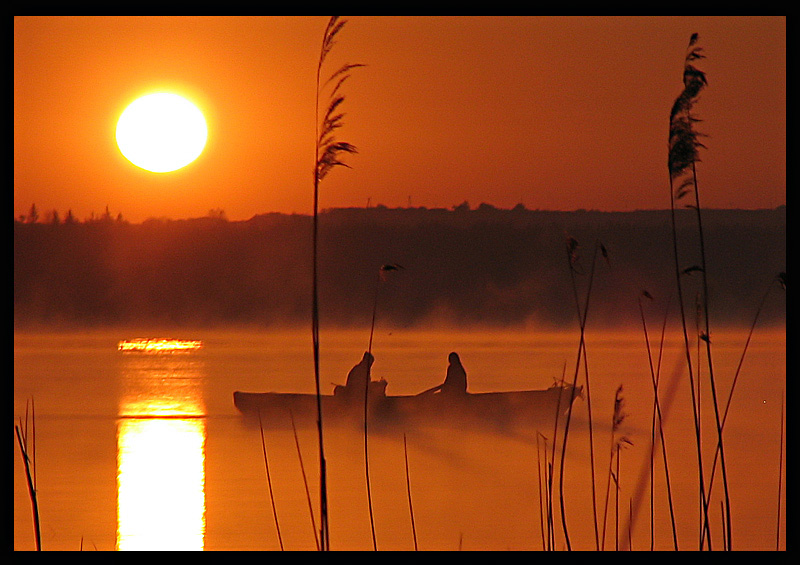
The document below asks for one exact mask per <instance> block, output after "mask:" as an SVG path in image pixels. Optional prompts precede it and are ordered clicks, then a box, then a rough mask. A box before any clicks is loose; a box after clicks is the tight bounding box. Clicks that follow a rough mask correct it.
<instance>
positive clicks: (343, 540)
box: [13, 322, 786, 551]
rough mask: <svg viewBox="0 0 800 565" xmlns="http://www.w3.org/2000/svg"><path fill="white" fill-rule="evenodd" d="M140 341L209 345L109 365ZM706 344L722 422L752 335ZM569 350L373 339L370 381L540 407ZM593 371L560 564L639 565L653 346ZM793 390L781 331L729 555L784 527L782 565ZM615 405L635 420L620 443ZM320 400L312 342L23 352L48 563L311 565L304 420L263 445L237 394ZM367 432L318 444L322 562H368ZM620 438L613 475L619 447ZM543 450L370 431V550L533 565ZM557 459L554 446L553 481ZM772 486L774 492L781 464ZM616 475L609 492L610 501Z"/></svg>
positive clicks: (526, 336)
mask: <svg viewBox="0 0 800 565" xmlns="http://www.w3.org/2000/svg"><path fill="white" fill-rule="evenodd" d="M658 326H659V324H658V323H657V322H653V327H652V328H648V329H649V332H650V339H651V342H652V346H651V347H652V350H653V355H654V356H656V355H657V348H658V346H657V342H658V332H659V328H658ZM136 338H151V339H156V338H171V339H175V340H179V341H177V342H175V343H190V342H199V343H198V345H199V347H198V348H191V347H189V348H186V349H182V350H179V351H176V350H175V349H174V348H172V349H167V350H165V351H149V352H142V351H132V352H122V351H120V350H119V343H120V342H121V341H123V340H133V339H136ZM712 338H713V346H714V355H715V357H714V371H715V376H716V389H717V391H716V392H717V394H718V397H719V398H720V400H719V402H720V405H721V407H722V409H724V407H725V401H726V400H727V398H728V395H729V392H730V390H731V385H732V382H733V378H734V375H735V374H736V369H737V365H738V363H739V359H740V356H741V354H742V351H743V347H744V344H745V340H746V338H747V329H742V330H736V329H727V330H724V331H722V330H721V331H718V332H717V333H715V334H714V335H712ZM368 339H369V332H368V331H364V330H332V329H329V330H325V329H323V331H322V333H321V373H322V374H321V383H322V388H323V392H324V393H330V392H331V391H332V388H333V387H332V384H334V383H337V384H342V383H344V380H345V377H346V375H347V372H348V371H349V369H350V368H351V367H352V366H353V365H355V364H356V363H357V362H358V361H359V360H360V359H361V356H362V354H363V352H364V351H365V350H366V348H367V344H368ZM578 343H579V333H578V331H577V330H575V331H564V332H560V331H559V332H542V331H535V330H530V329H513V330H510V329H509V330H506V329H504V330H491V331H489V330H461V329H456V328H441V329H436V330H432V331H421V330H416V329H392V330H388V329H376V332H375V339H374V343H373V346H372V351H373V353H374V355H375V357H376V361H375V365H374V366H373V378H376V379H377V378H384V379H386V380H387V381H388V383H389V385H388V388H387V393H388V394H390V395H394V394H415V393H417V392H420V391H422V390H424V389H426V388H429V387H431V386H434V385H436V384H439V383H440V382H441V381H442V380H443V379H444V375H445V369H446V366H447V355H448V353H449V352H450V351H457V352H458V353H459V354H460V356H461V359H462V362H463V364H464V367H465V368H466V371H467V375H468V379H469V381H468V383H469V388H468V390H469V391H470V392H489V391H510V390H523V389H540V388H547V387H549V386H550V385H552V384H553V383H554V382H555V381H557V380H560V379H562V378H566V380H567V381H571V380H572V379H573V378H574V375H575V369H576V360H577V352H578ZM681 343H682V340H681V339H679V336H678V334H677V333H676V332H674V331H671V332H669V333H668V335H667V338H666V341H665V344H666V345H665V349H664V354H663V360H662V362H661V369H660V373H659V374H660V376H659V378H660V381H659V390H660V395H661V396H660V407H661V409H662V417H663V418H664V437H665V439H664V441H665V445H666V449H667V461H668V470H669V473H670V490H671V494H672V498H673V501H674V514H675V520H676V535H677V539H678V543H679V548H680V549H697V547H698V544H699V524H700V511H699V503H698V500H699V495H698V478H697V476H698V475H697V447H696V440H695V429H694V426H693V424H692V416H691V393H690V387H689V384H688V377H687V374H686V371H685V370H680V367H681V366H682V365H681V363H680V360H681V358H682V357H681V356H682V355H683V353H682V348H681ZM586 353H587V359H588V370H589V377H590V379H591V381H590V382H591V389H590V390H591V394H590V399H588V400H590V402H591V409H592V422H593V433H592V436H591V437H592V442H591V443H590V442H589V438H590V435H589V433H588V429H589V428H588V425H587V421H588V409H587V408H588V403H587V398H585V397H584V398H583V399H577V400H576V402H575V405H574V406H575V408H574V411H573V416H572V418H571V428H570V432H569V443H568V447H567V450H566V458H565V461H564V481H563V485H564V486H563V496H564V513H565V516H566V523H567V528H568V530H567V531H568V536H569V540H570V544H571V548H572V549H587V550H588V549H595V547H596V545H597V544H600V543H602V545H603V547H604V548H605V549H606V550H608V549H615V548H616V547H619V548H620V549H627V548H628V547H629V546H632V548H633V549H634V550H648V549H650V548H651V518H650V515H651V513H650V486H649V485H650V472H649V468H650V465H649V461H650V452H651V443H650V438H651V420H652V414H653V384H652V377H651V372H650V368H649V367H650V365H649V362H648V353H647V348H646V347H645V340H644V336H643V332H642V331H641V329H635V330H630V331H616V330H615V331H610V330H609V331H600V330H592V329H591V328H589V329H588V330H587V334H586ZM693 355H696V352H695V351H694V350H693ZM578 375H579V376H578V384H585V374H584V368H583V365H581V367H580V370H579V374H578ZM700 378H701V380H702V383H703V384H702V388H701V390H700V398H701V399H702V403H703V416H702V422H701V429H702V438H703V441H702V454H703V462H704V466H705V473H706V484H708V472H709V469H710V468H711V462H712V460H713V456H714V448H715V445H716V443H715V438H716V433H715V424H714V416H713V410H712V408H711V404H710V397H711V392H710V389H709V386H708V378H707V370H706V368H705V367H703V368H702V369H701V375H700ZM785 382H786V339H785V330H784V328H782V327H780V328H776V329H769V328H761V329H759V328H757V329H756V332H755V334H754V336H753V340H752V342H751V343H750V346H749V349H748V352H747V356H746V358H745V360H744V363H743V365H742V369H741V373H740V375H739V378H738V382H737V384H736V389H735V394H734V397H733V400H732V402H731V404H730V412H729V415H728V417H727V419H726V422H725V435H724V440H725V444H724V446H725V455H726V462H727V479H728V487H729V493H730V498H731V512H732V516H731V525H732V544H733V548H734V549H736V550H745V549H747V550H774V549H775V547H776V543H777V542H778V528H779V527H780V538H779V543H780V547H781V549H783V548H784V547H785V519H784V513H785V508H786V504H785V490H786V489H785V485H786V483H785V476H784V477H780V476H779V475H780V473H779V471H780V468H781V429H782V428H781V426H782V420H781V415H782V399H783V394H784V390H785ZM620 385H622V391H621V393H620V395H621V397H622V398H624V406H623V407H622V409H623V411H624V413H625V414H626V417H625V418H624V420H623V422H622V423H621V424H620V425H619V426H618V428H617V429H616V430H614V432H613V433H614V436H613V437H612V425H611V424H612V418H613V416H614V406H615V398H616V396H615V395H616V393H617V391H618V388H619V386H620ZM314 389H315V386H314V377H313V364H312V361H311V335H310V330H306V329H300V330H294V329H276V330H268V329H257V330H253V329H239V330H174V329H173V330H158V329H153V328H148V329H142V328H125V329H114V330H102V331H101V330H98V331H86V332H68V331H61V332H41V333H35V332H16V333H15V336H14V421H15V424H18V425H20V424H21V425H22V426H23V427H24V426H25V418H26V413H28V415H29V417H28V424H27V433H28V437H29V440H30V438H31V437H32V436H33V434H34V428H33V423H32V421H31V418H30V416H31V412H32V409H31V405H30V403H31V400H32V401H33V408H34V409H35V447H36V451H35V463H36V477H35V480H36V488H37V492H38V500H39V508H40V515H41V532H42V547H43V549H44V550H79V549H83V550H102V551H105V550H117V549H119V550H127V549H174V550H201V549H202V550H212V551H214V550H279V549H281V548H282V547H283V549H286V550H314V549H315V548H316V538H315V528H316V527H317V525H318V524H319V516H318V512H319V505H318V498H319V473H318V468H319V467H318V459H317V454H318V451H317V450H318V446H317V430H316V428H315V427H314V426H313V425H311V426H309V425H305V424H303V423H302V422H300V423H298V425H297V427H296V432H295V430H293V428H292V426H291V422H289V421H285V422H281V423H268V425H266V426H264V428H263V431H264V443H263V445H262V439H261V430H260V429H259V427H258V426H257V425H255V426H253V425H252V423H247V422H245V420H244V419H243V418H242V417H241V415H240V414H239V413H238V412H237V410H236V408H235V407H234V405H233V392H234V391H235V390H244V391H256V392H257V391H275V392H303V393H312V392H314ZM362 433H363V432H362V431H359V430H358V429H353V428H346V427H345V428H333V427H331V428H330V429H326V431H325V440H324V441H325V443H324V445H325V452H326V459H327V466H328V493H329V494H328V506H329V524H330V540H331V549H334V550H371V549H373V537H372V525H371V521H370V515H369V504H368V497H367V489H366V479H365V471H364V440H363V435H362ZM623 437H624V438H625V440H626V441H624V442H622V444H621V445H623V447H624V449H620V450H619V452H618V453H619V459H618V463H619V467H618V468H617V459H616V458H614V459H612V454H614V453H616V451H614V449H613V445H614V442H619V440H620V439H621V438H623ZM552 439H553V430H552V429H542V430H539V429H529V428H514V429H506V430H497V429H492V428H486V429H480V428H469V429H467V428H460V427H457V426H446V425H445V426H422V425H419V426H409V427H408V428H407V429H394V430H383V431H380V432H375V433H374V435H372V436H371V437H370V438H369V444H368V445H369V458H370V459H369V461H370V487H371V488H370V492H371V500H372V508H373V522H372V523H374V531H375V543H376V545H377V547H378V549H380V550H413V549H414V547H415V543H416V544H417V547H418V548H419V549H420V550H458V549H463V550H541V549H543V548H544V547H546V542H545V537H546V534H545V526H544V522H543V520H542V515H543V511H542V503H543V501H544V499H546V498H547V497H546V495H542V494H541V493H542V488H543V481H542V473H543V469H544V468H545V463H544V461H546V458H547V457H550V456H551V455H546V454H545V451H544V449H545V446H546V447H547V449H548V450H549V449H551V448H552ZM628 441H629V442H630V444H629V443H628ZM561 442H562V434H561V432H559V436H558V439H557V442H556V443H557V446H558V449H557V454H556V456H555V459H554V461H555V468H556V469H558V467H559V460H560V456H559V454H558V453H559V452H560V448H561V445H562V443H561ZM589 446H591V447H592V451H593V453H594V467H595V480H594V483H595V491H596V492H595V500H596V510H595V511H593V507H592V502H591V500H592V488H591V485H592V479H591V471H590V469H591V466H590V465H589V463H588V461H589V458H588V453H589V449H588V448H589ZM264 449H266V452H267V461H268V464H269V465H268V468H269V481H268V479H267V472H266V469H267V467H266V466H265V458H264ZM548 453H550V452H549V451H548ZM656 454H657V455H656V457H655V461H656V463H655V465H654V470H653V480H654V485H655V486H654V488H653V500H654V504H653V507H654V511H653V521H652V524H653V526H652V531H653V534H652V547H654V548H655V549H672V548H673V535H672V527H671V520H670V512H669V508H668V499H667V494H666V480H665V471H664V465H663V459H662V458H661V455H660V454H661V446H660V444H657V446H656ZM13 456H14V548H15V549H16V550H31V549H34V547H35V546H34V536H33V527H32V523H33V521H32V516H31V505H30V499H29V496H28V490H27V482H26V478H25V470H24V466H23V463H22V458H21V457H20V453H19V448H18V445H17V441H16V437H15V441H14V453H13ZM406 461H407V462H408V473H406ZM784 462H785V459H784ZM783 468H784V475H785V463H784V466H783ZM610 469H611V471H612V472H613V476H614V477H617V478H618V483H619V490H618V492H617V491H616V490H615V488H614V484H615V482H614V480H611V478H610V477H611V475H610V474H609V470H610ZM557 477H558V474H557ZM557 482H558V478H557V479H556V484H557ZM306 483H307V485H308V492H310V497H311V499H312V505H311V506H312V507H313V510H314V517H313V520H312V516H311V514H310V512H309V502H308V496H307V490H306ZM270 486H271V490H272V493H273V499H274V511H273V503H272V501H271V498H270ZM722 487H723V481H722V478H721V473H720V471H719V469H717V473H716V475H715V478H714V483H713V490H712V498H711V502H710V504H709V520H710V525H711V530H712V543H713V548H714V549H718V548H721V547H722V535H723V528H722V522H723V519H724V516H723V513H722V511H721V500H722V494H723V488H722ZM779 487H780V488H781V491H780V492H781V496H782V498H781V502H780V512H781V517H780V520H779V517H778V507H779ZM554 488H555V489H556V490H555V492H554V499H555V501H556V502H555V508H556V510H555V517H554V523H555V531H554V536H553V547H554V549H559V550H560V549H565V548H566V536H565V534H564V530H563V525H562V521H561V513H560V511H559V504H558V498H559V490H558V488H557V487H554ZM409 492H410V499H411V501H412V507H410V505H409ZM607 493H608V494H607ZM606 501H608V502H607V503H606ZM412 509H413V524H412V519H411V518H412ZM595 513H596V514H597V516H598V520H599V524H600V526H599V529H600V531H602V529H603V522H605V538H604V541H602V542H600V541H597V538H596V535H595V528H594V523H595V521H594V520H593V518H592V516H593V514H595ZM617 514H618V516H617ZM275 516H277V524H278V526H277V527H276V519H275ZM603 516H606V519H605V520H603ZM412 526H413V527H412Z"/></svg>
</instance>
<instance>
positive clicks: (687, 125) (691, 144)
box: [667, 33, 711, 549]
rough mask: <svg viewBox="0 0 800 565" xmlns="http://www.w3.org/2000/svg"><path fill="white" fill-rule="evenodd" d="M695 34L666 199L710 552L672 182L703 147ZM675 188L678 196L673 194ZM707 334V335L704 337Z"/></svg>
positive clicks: (677, 107) (674, 130) (701, 78)
mask: <svg viewBox="0 0 800 565" xmlns="http://www.w3.org/2000/svg"><path fill="white" fill-rule="evenodd" d="M697 39H698V35H697V34H696V33H695V34H693V35H692V37H691V39H690V41H689V47H688V53H687V55H686V58H685V61H684V90H683V92H682V93H681V95H680V96H679V97H678V98H677V99H676V100H675V103H674V104H673V106H672V109H671V111H670V128H669V152H668V159H667V165H668V169H669V196H670V199H669V201H670V220H671V225H672V247H673V258H674V261H675V277H676V283H677V291H678V304H679V306H680V316H681V325H682V329H683V341H684V351H685V353H686V364H687V368H688V372H689V385H690V390H691V396H692V409H693V416H694V426H695V443H696V447H697V468H698V481H699V494H700V503H701V510H702V518H703V524H704V526H705V530H706V535H707V537H708V544H709V549H711V547H710V546H711V533H710V528H708V500H707V497H706V492H705V477H704V473H703V457H702V440H701V437H700V406H699V402H698V400H697V398H696V395H695V382H694V381H695V379H694V371H693V367H692V356H691V348H690V346H689V333H688V330H687V323H686V312H685V308H684V297H683V288H682V286H683V285H682V284H681V276H682V274H683V273H684V272H686V271H682V270H681V268H680V261H679V255H678V230H677V226H676V219H675V200H676V199H679V198H681V197H682V196H684V195H685V194H686V193H687V191H686V190H685V188H686V187H687V186H688V185H689V184H690V183H691V182H692V181H691V180H688V181H684V182H683V183H682V184H680V185H678V186H677V187H676V186H675V181H676V180H677V179H678V178H679V177H681V176H682V175H683V174H684V173H685V172H686V170H687V169H689V167H691V166H692V165H693V164H694V163H695V161H696V160H697V158H698V148H699V147H702V144H700V143H699V142H698V141H697V137H698V134H697V133H696V132H695V131H694V121H695V120H694V119H693V118H692V117H691V115H690V114H689V110H690V109H691V107H692V105H693V103H694V100H695V98H696V96H697V94H698V93H699V91H700V90H701V89H702V87H703V86H704V84H705V75H704V74H703V73H701V72H700V71H698V70H697V69H695V68H694V67H693V66H692V65H691V64H690V63H691V62H692V61H694V60H695V59H697V58H700V57H702V55H700V54H699V51H698V49H695V48H694V45H695V43H696V42H697ZM676 188H677V193H676ZM706 335H707V334H706ZM703 543H704V538H702V537H701V539H700V549H702V548H703Z"/></svg>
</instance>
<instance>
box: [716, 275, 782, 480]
mask: <svg viewBox="0 0 800 565" xmlns="http://www.w3.org/2000/svg"><path fill="white" fill-rule="evenodd" d="M782 275H783V274H781V275H778V277H776V278H775V279H773V280H772V281H770V284H769V286H768V287H767V290H766V292H765V293H764V295H763V296H762V297H761V302H760V303H759V305H758V308H756V314H755V316H754V318H753V322H752V323H751V324H750V330H749V332H748V334H747V339H746V340H745V343H744V347H743V348H742V355H741V356H740V357H739V363H738V364H737V366H736V372H735V373H734V375H733V382H732V383H731V390H730V392H729V393H728V401H727V402H726V403H725V411H724V412H723V415H722V426H721V427H722V429H723V430H724V428H725V422H726V421H727V420H728V412H729V410H730V407H731V401H732V400H733V392H734V390H736V383H737V382H738V380H739V375H740V374H741V371H742V365H743V364H744V359H745V356H746V355H747V351H748V349H749V347H750V341H751V340H752V338H753V333H754V331H755V328H756V323H757V322H758V318H759V316H760V315H761V311H762V310H763V308H764V304H765V303H766V301H767V298H768V297H769V295H770V293H771V292H772V289H773V288H774V285H773V282H774V281H775V280H777V281H779V282H781V284H782V285H783V284H784V280H782ZM719 455H720V444H719V442H717V449H716V450H715V451H714V460H713V462H712V464H711V473H710V477H709V481H708V485H709V486H708V490H709V492H710V491H711V488H712V487H713V485H714V476H715V471H716V468H717V458H718V457H719Z"/></svg>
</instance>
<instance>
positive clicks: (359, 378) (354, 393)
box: [333, 351, 386, 398]
mask: <svg viewBox="0 0 800 565" xmlns="http://www.w3.org/2000/svg"><path fill="white" fill-rule="evenodd" d="M374 362H375V357H374V356H373V355H372V353H370V352H368V351H367V352H365V353H364V356H363V357H362V358H361V361H360V362H359V363H358V364H357V365H356V366H355V367H353V368H352V369H350V372H349V373H347V380H346V381H345V384H344V386H342V385H336V386H335V387H334V389H333V394H334V395H345V396H347V397H349V398H364V396H365V393H366V390H365V389H366V387H367V383H369V390H370V393H373V394H374V393H378V394H380V395H385V394H386V381H385V380H383V379H381V380H380V381H372V380H371V376H370V375H371V369H372V364H373V363H374Z"/></svg>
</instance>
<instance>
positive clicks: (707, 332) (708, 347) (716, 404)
mask: <svg viewBox="0 0 800 565" xmlns="http://www.w3.org/2000/svg"><path fill="white" fill-rule="evenodd" d="M692 176H693V177H694V190H695V202H696V204H697V206H696V210H697V224H698V230H699V232H700V256H701V263H702V269H703V273H702V275H703V277H702V280H703V313H704V319H705V338H704V339H703V341H705V344H706V355H707V357H708V380H709V383H710V384H711V404H712V405H713V406H714V420H715V423H716V425H717V438H718V445H717V448H718V450H719V461H720V468H721V469H722V488H723V492H724V495H725V549H727V550H728V551H731V550H732V549H733V546H732V544H733V540H732V539H731V507H730V492H729V490H728V471H727V466H726V465H725V448H724V445H723V441H722V418H721V417H720V411H719V401H718V400H717V385H716V382H715V379H714V363H713V362H712V356H711V338H710V336H711V329H710V322H709V317H710V316H709V310H708V276H707V272H708V269H707V267H706V250H705V237H704V235H703V221H702V214H701V213H700V192H699V190H698V188H697V167H696V165H695V164H694V163H692ZM701 337H702V336H701ZM710 490H711V489H710V488H709V496H710V495H711V492H710Z"/></svg>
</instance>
